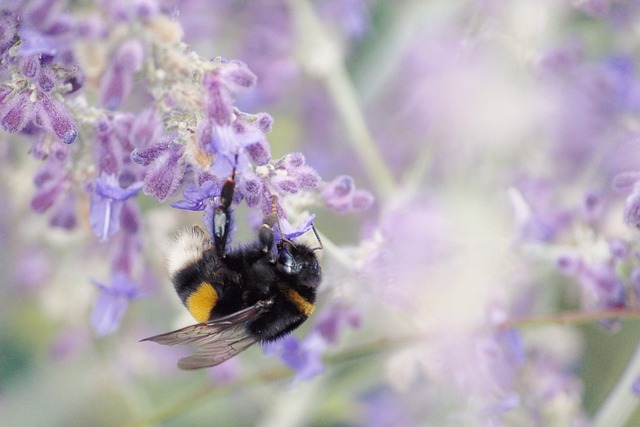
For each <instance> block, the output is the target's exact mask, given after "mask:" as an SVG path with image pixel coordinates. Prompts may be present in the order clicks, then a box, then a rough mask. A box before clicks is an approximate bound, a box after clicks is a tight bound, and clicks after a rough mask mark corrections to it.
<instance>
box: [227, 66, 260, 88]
mask: <svg viewBox="0 0 640 427" xmlns="http://www.w3.org/2000/svg"><path fill="white" fill-rule="evenodd" d="M222 63H223V64H225V65H226V66H225V67H224V68H223V69H222V70H221V71H220V77H221V81H222V82H223V83H224V84H225V85H226V86H227V87H228V88H229V89H231V90H232V91H234V92H239V91H240V90H243V89H249V88H251V87H253V86H255V84H256V81H257V80H258V78H257V77H256V75H255V74H253V72H251V70H250V69H249V67H247V64H245V63H244V62H242V61H237V60H234V61H226V60H222Z"/></svg>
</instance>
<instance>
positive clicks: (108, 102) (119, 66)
mask: <svg viewBox="0 0 640 427" xmlns="http://www.w3.org/2000/svg"><path fill="white" fill-rule="evenodd" d="M144 54H145V53H144V46H143V45H142V43H141V42H140V41H138V40H128V41H126V42H124V43H123V44H122V45H121V46H120V47H119V48H118V51H117V52H116V53H115V55H114V56H113V58H112V60H111V63H110V66H109V68H108V69H107V71H106V73H105V76H104V77H103V79H102V83H101V86H100V99H101V103H102V105H103V106H104V107H105V108H107V109H110V110H116V109H117V108H119V107H120V105H121V104H122V102H123V101H124V100H125V98H126V97H127V96H128V95H129V93H130V92H131V88H132V87H133V77H134V74H135V73H136V72H138V71H140V69H141V68H142V64H143V61H144Z"/></svg>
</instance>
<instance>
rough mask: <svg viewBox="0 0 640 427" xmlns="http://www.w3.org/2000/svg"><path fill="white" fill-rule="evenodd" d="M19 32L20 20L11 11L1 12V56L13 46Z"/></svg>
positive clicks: (3, 10)
mask: <svg viewBox="0 0 640 427" xmlns="http://www.w3.org/2000/svg"><path fill="white" fill-rule="evenodd" d="M17 30H18V18H17V17H16V15H15V14H14V13H13V12H11V11H10V10H6V9H2V10H0V55H1V54H3V53H4V52H5V51H6V50H7V49H9V48H10V47H11V46H13V42H14V40H15V37H16V32H17Z"/></svg>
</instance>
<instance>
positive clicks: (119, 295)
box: [91, 271, 141, 336]
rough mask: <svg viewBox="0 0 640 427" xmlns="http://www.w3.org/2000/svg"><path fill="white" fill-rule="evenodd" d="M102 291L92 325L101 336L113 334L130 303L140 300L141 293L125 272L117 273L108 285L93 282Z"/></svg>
mask: <svg viewBox="0 0 640 427" xmlns="http://www.w3.org/2000/svg"><path fill="white" fill-rule="evenodd" d="M91 282H92V283H93V284H94V285H95V286H96V287H97V288H98V290H99V291H100V295H99V296H98V299H97V300H96V302H95V305H94V306H93V311H92V312H91V324H92V325H93V328H94V330H95V331H96V333H97V334H98V335H99V336H105V335H109V334H111V333H113V332H114V331H115V330H116V329H118V326H120V320H121V319H122V316H123V315H124V313H125V311H126V310H127V306H128V305H129V301H131V300H132V299H134V298H138V297H139V296H140V295H141V292H140V290H139V288H138V286H137V285H136V284H135V283H133V282H132V281H131V280H130V279H129V278H128V277H127V276H126V275H125V274H124V273H123V272H120V271H118V272H115V273H114V274H113V277H112V278H111V283H109V284H108V285H106V284H103V283H101V282H98V281H96V280H92V281H91Z"/></svg>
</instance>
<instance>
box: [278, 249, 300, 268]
mask: <svg viewBox="0 0 640 427" xmlns="http://www.w3.org/2000/svg"><path fill="white" fill-rule="evenodd" d="M278 269H279V270H280V271H282V272H283V273H285V274H298V273H300V270H301V269H302V265H301V264H298V263H297V262H296V260H295V258H293V255H291V252H289V251H288V250H287V249H286V248H283V249H282V250H281V251H280V254H279V255H278Z"/></svg>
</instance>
